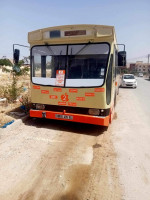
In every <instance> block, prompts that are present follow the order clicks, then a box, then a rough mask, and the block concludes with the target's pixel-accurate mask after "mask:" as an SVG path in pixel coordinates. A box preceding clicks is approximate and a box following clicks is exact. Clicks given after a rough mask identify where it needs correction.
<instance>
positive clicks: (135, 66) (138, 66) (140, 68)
mask: <svg viewBox="0 0 150 200" xmlns="http://www.w3.org/2000/svg"><path fill="white" fill-rule="evenodd" d="M130 70H131V72H137V73H139V72H142V73H146V74H147V73H150V64H148V63H143V61H137V62H136V63H130Z"/></svg>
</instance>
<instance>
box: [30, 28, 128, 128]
mask: <svg viewBox="0 0 150 200" xmlns="http://www.w3.org/2000/svg"><path fill="white" fill-rule="evenodd" d="M28 41H29V43H30V45H31V63H32V65H31V101H32V104H33V108H32V109H31V110H30V116H31V117H38V118H48V119H55V120H65V121H73V122H80V123H89V124H96V125H102V126H108V125H109V123H110V122H111V120H112V115H113V112H114V104H115V98H116V94H117V84H116V71H115V69H116V65H115V63H118V49H117V45H116V37H115V32H114V27H111V26H101V25H69V26H59V27H51V28H46V29H41V30H37V31H33V32H30V33H29V35H28ZM124 59H125V58H124Z"/></svg>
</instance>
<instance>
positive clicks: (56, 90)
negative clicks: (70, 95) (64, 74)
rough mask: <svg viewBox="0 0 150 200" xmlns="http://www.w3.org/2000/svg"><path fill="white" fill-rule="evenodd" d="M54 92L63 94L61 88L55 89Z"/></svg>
mask: <svg viewBox="0 0 150 200" xmlns="http://www.w3.org/2000/svg"><path fill="white" fill-rule="evenodd" d="M53 90H54V92H62V89H61V88H54V89H53Z"/></svg>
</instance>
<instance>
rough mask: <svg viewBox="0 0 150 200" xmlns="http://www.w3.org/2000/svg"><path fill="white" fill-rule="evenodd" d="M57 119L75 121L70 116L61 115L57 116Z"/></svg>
mask: <svg viewBox="0 0 150 200" xmlns="http://www.w3.org/2000/svg"><path fill="white" fill-rule="evenodd" d="M55 117H56V118H59V119H70V120H73V116H70V115H59V114H56V115H55Z"/></svg>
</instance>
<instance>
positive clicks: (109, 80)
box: [106, 54, 113, 105]
mask: <svg viewBox="0 0 150 200" xmlns="http://www.w3.org/2000/svg"><path fill="white" fill-rule="evenodd" d="M112 65H113V54H111V58H110V63H109V66H108V67H109V68H108V73H107V80H106V102H107V105H109V104H110V102H111V87H112Z"/></svg>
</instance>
